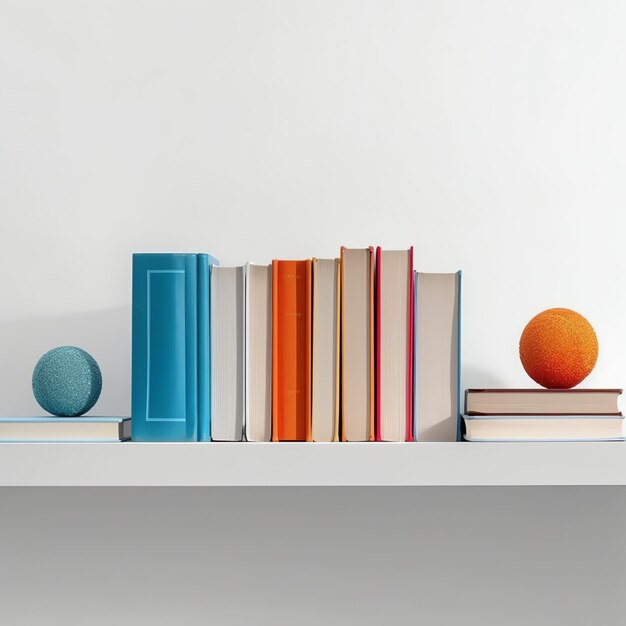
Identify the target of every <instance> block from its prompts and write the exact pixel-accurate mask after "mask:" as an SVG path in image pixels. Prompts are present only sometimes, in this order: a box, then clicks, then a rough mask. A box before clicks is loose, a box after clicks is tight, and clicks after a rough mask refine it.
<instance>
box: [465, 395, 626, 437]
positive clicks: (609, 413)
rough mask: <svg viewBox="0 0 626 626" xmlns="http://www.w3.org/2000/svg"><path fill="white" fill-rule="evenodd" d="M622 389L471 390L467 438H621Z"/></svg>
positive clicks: (466, 421)
mask: <svg viewBox="0 0 626 626" xmlns="http://www.w3.org/2000/svg"><path fill="white" fill-rule="evenodd" d="M621 393H622V390H621V389H468V390H467V391H466V394H465V415H464V416H463V421H464V426H465V433H464V437H465V439H467V440H468V441H621V440H623V439H624V433H623V423H624V417H623V415H622V414H621V413H620V411H619V408H618V398H619V396H620V394H621Z"/></svg>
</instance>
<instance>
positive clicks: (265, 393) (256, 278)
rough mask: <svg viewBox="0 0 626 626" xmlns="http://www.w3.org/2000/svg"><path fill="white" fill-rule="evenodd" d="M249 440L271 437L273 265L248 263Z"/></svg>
mask: <svg viewBox="0 0 626 626" xmlns="http://www.w3.org/2000/svg"><path fill="white" fill-rule="evenodd" d="M245 431H246V439H247V440H248V441H270V440H271V438H272V266H271V265H255V264H252V263H248V264H247V265H246V415H245Z"/></svg>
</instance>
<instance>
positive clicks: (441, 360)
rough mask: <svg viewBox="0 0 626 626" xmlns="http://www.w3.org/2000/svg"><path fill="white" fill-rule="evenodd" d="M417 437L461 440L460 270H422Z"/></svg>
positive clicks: (419, 283)
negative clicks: (425, 271) (435, 271)
mask: <svg viewBox="0 0 626 626" xmlns="http://www.w3.org/2000/svg"><path fill="white" fill-rule="evenodd" d="M415 288H416V291H417V297H416V299H417V304H416V312H415V341H416V344H417V350H416V359H415V368H416V376H415V378H416V386H415V389H414V394H415V400H416V402H415V406H416V411H415V430H416V434H417V437H416V439H417V441H456V437H457V429H458V420H459V419H460V416H459V306H460V274H459V273H456V274H425V273H422V272H418V273H417V279H416V287H415Z"/></svg>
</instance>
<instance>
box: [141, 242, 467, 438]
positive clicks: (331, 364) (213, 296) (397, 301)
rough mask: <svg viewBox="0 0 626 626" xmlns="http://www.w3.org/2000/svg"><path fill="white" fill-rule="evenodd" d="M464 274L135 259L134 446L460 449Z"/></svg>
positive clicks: (370, 257) (383, 259)
mask: <svg viewBox="0 0 626 626" xmlns="http://www.w3.org/2000/svg"><path fill="white" fill-rule="evenodd" d="M460 285H461V276H460V272H457V273H452V274H428V273H422V272H416V271H414V269H413V249H412V248H409V249H408V250H382V249H381V248H378V249H377V250H376V251H374V248H372V247H369V248H360V249H350V248H341V250H340V254H339V257H338V258H334V259H317V258H313V259H303V260H295V261H284V260H274V261H273V262H272V263H271V264H270V265H256V264H252V263H247V264H246V265H240V266H236V267H223V266H220V265H219V263H218V261H217V260H216V259H214V258H213V257H210V256H209V255H207V254H135V255H133V308H132V311H133V330H132V335H133V339H132V420H133V428H132V431H133V434H132V437H133V440H135V441H311V442H313V441H320V442H332V441H455V440H457V439H458V438H459V437H460V393H459V363H460V340H459V334H460V333H459V323H460Z"/></svg>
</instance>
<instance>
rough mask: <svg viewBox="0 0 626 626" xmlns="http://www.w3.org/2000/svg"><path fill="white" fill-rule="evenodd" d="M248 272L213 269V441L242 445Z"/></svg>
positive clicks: (236, 268)
mask: <svg viewBox="0 0 626 626" xmlns="http://www.w3.org/2000/svg"><path fill="white" fill-rule="evenodd" d="M244 307H245V268H244V267H243V266H240V267H223V266H217V265H213V266H212V267H211V439H212V440H213V441H241V440H242V439H243V423H244V406H245V342H244V336H245V314H244Z"/></svg>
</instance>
